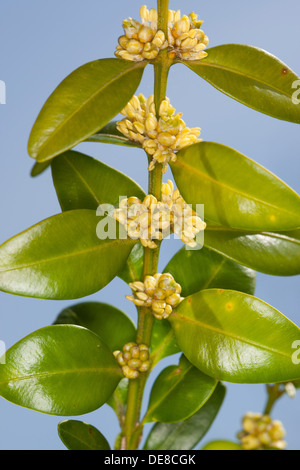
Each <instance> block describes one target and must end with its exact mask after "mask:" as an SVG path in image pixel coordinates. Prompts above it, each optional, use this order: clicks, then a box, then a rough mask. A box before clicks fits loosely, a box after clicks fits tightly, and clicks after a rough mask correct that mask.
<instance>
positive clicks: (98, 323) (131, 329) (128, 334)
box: [55, 302, 136, 352]
mask: <svg viewBox="0 0 300 470" xmlns="http://www.w3.org/2000/svg"><path fill="white" fill-rule="evenodd" d="M55 323H56V324H72V325H79V326H84V327H85V328H88V329H89V330H91V331H93V332H94V333H96V334H97V335H98V336H100V338H101V339H102V341H103V342H104V343H105V344H106V345H107V346H108V347H109V349H110V350H111V351H112V352H114V351H116V350H119V349H121V348H122V347H123V346H124V344H126V343H129V342H131V341H135V337H136V329H135V326H134V324H133V323H132V321H131V320H130V319H129V318H128V317H127V315H125V313H123V312H121V310H119V309H117V308H116V307H113V306H112V305H108V304H104V303H101V302H82V303H80V304H77V305H72V306H71V307H68V308H66V309H64V310H63V311H62V312H61V313H60V314H59V315H58V317H57V319H56V320H55Z"/></svg>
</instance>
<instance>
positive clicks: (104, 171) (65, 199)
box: [52, 150, 145, 211]
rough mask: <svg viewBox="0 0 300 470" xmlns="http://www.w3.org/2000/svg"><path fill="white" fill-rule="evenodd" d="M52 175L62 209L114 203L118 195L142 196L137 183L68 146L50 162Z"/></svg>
mask: <svg viewBox="0 0 300 470" xmlns="http://www.w3.org/2000/svg"><path fill="white" fill-rule="evenodd" d="M52 177H53V182H54V186H55V189H56V193H57V196H58V199H59V202H60V205H61V208H62V210H63V211H67V210H73V209H95V210H96V209H97V208H98V206H99V205H100V204H108V205H111V206H116V205H118V204H119V202H120V201H119V198H120V196H123V199H124V197H130V196H136V197H139V198H141V199H144V197H145V193H144V191H143V190H142V188H141V187H140V186H138V184H137V183H135V182H134V181H133V180H132V179H131V178H129V177H128V176H125V175H124V174H123V173H120V172H119V171H117V170H115V169H113V168H111V167H109V166H107V165H105V164H104V163H102V162H99V161H98V160H95V159H94V158H92V157H89V156H87V155H84V154H82V153H79V152H74V151H72V150H70V151H69V152H65V153H64V154H63V155H60V157H59V158H55V159H54V160H53V162H52Z"/></svg>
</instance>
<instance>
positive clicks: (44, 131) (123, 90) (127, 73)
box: [28, 59, 147, 162]
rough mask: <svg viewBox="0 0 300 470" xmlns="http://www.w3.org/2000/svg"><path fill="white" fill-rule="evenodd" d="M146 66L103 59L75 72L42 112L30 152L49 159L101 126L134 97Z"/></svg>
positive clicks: (32, 134)
mask: <svg viewBox="0 0 300 470" xmlns="http://www.w3.org/2000/svg"><path fill="white" fill-rule="evenodd" d="M146 65H147V63H145V62H142V63H134V62H128V61H125V60H120V59H100V60H95V61H93V62H89V63H87V64H85V65H82V66H81V67H79V68H78V69H77V70H75V71H74V72H72V73H71V74H70V75H69V76H68V77H67V78H65V79H64V80H63V82H62V83H61V84H60V85H59V86H58V87H57V88H56V90H55V91H54V92H53V93H52V95H51V96H50V97H49V98H48V100H47V101H46V103H45V104H44V106H43V108H42V110H41V111H40V114H39V115H38V117H37V120H36V122H35V124H34V126H33V128H32V131H31V134H30V137H29V143H28V151H29V155H31V157H33V158H36V160H37V161H39V162H43V161H45V160H50V159H51V158H53V157H55V156H56V155H59V154H60V153H62V152H65V151H66V150H69V149H70V148H72V147H74V146H75V145H77V144H79V143H80V142H82V141H84V140H86V139H87V138H88V137H90V136H92V135H93V134H95V133H96V132H98V131H99V130H100V129H102V128H103V127H104V126H105V125H106V124H107V123H108V122H109V121H110V120H111V119H112V118H113V117H114V116H116V115H117V114H118V113H119V112H120V111H121V110H122V109H123V108H124V106H125V105H126V104H127V103H128V101H129V100H130V99H131V97H132V95H133V94H134V92H135V90H136V89H137V87H138V85H139V83H140V80H141V78H142V75H143V71H144V68H145V66H146Z"/></svg>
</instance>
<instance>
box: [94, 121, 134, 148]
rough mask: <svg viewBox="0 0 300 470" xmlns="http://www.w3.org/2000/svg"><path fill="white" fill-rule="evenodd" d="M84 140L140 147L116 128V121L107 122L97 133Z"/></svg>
mask: <svg viewBox="0 0 300 470" xmlns="http://www.w3.org/2000/svg"><path fill="white" fill-rule="evenodd" d="M86 142H99V143H103V144H115V145H123V146H125V147H141V145H139V144H138V143H137V142H134V141H133V140H129V139H127V137H125V136H124V135H123V134H122V133H121V132H119V131H118V129H117V121H112V122H109V123H108V124H107V125H106V126H104V127H103V129H101V130H100V131H99V132H97V134H94V135H92V136H91V137H89V138H88V139H86Z"/></svg>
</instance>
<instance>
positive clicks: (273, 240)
mask: <svg viewBox="0 0 300 470" xmlns="http://www.w3.org/2000/svg"><path fill="white" fill-rule="evenodd" d="M204 243H205V245H206V246H208V247H211V248H213V249H214V250H216V251H218V252H219V253H222V254H224V255H225V256H227V257H228V258H230V259H232V260H234V261H236V262H238V263H241V264H243V265H244V266H248V267H249V268H252V269H255V271H259V272H262V273H265V274H271V275H275V276H294V275H296V274H300V230H294V231H291V232H281V233H271V232H245V231H242V230H235V229H228V228H227V227H218V226H216V227H212V226H209V225H208V226H207V229H206V231H205V236H204ZM214 287H217V286H214ZM224 287H226V286H224ZM235 290H238V289H235Z"/></svg>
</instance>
